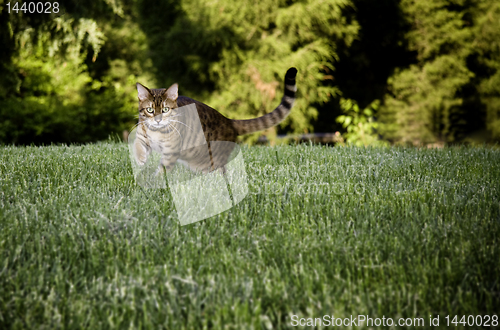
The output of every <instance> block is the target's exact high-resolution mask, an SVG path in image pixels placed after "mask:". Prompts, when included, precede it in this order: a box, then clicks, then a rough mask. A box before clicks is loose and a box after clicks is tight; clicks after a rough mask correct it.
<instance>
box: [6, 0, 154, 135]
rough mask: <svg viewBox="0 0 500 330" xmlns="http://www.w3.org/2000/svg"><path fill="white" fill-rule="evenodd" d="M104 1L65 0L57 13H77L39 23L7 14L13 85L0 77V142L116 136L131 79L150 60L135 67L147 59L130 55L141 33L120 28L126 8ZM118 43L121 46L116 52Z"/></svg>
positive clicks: (130, 97) (128, 109)
mask: <svg viewBox="0 0 500 330" xmlns="http://www.w3.org/2000/svg"><path fill="white" fill-rule="evenodd" d="M108 2H109V1H108ZM109 3H110V4H109V6H111V7H107V6H108V5H107V4H106V3H104V2H103V3H101V4H100V5H99V6H96V7H95V8H94V9H92V8H93V7H92V6H89V8H86V9H84V8H81V7H79V4H78V2H73V1H66V2H62V3H61V10H63V9H64V8H66V9H68V10H70V9H71V8H73V7H72V6H73V5H75V6H76V8H79V9H78V10H79V13H78V14H73V15H71V14H70V13H66V14H65V15H61V16H59V17H55V18H52V19H46V20H42V21H37V20H34V18H33V17H31V16H29V15H24V14H23V13H21V12H20V13H19V15H11V16H10V18H11V21H10V22H8V26H9V28H10V29H11V30H12V31H13V32H14V33H13V34H12V36H11V37H12V38H11V39H12V45H13V48H12V49H11V51H12V54H11V55H12V59H11V63H10V67H9V70H10V71H11V74H12V73H15V74H14V76H13V79H11V80H13V81H14V82H15V83H14V84H10V86H9V85H7V83H6V82H3V84H4V87H5V88H4V89H2V91H4V93H3V94H1V95H0V102H1V104H2V107H1V108H0V114H1V116H2V119H3V120H2V122H0V142H3V143H17V144H27V143H32V142H35V143H51V142H76V143H81V142H90V141H97V140H103V139H106V138H107V137H108V136H109V135H111V134H120V135H121V132H122V131H123V130H124V129H126V128H128V127H130V126H131V125H132V124H133V121H134V120H133V117H134V113H135V111H134V110H135V108H136V103H135V102H134V101H135V99H136V97H135V96H134V94H135V91H134V84H135V82H136V81H137V77H138V76H141V75H142V70H143V68H145V69H147V61H144V62H145V63H141V65H137V62H138V61H139V60H140V59H142V57H144V56H142V57H141V56H140V55H139V56H136V55H137V54H134V53H138V52H140V50H138V49H137V46H136V45H140V44H141V42H142V44H144V34H141V33H137V32H134V31H133V30H132V29H133V26H134V25H133V24H132V23H130V22H128V25H129V27H128V29H127V30H125V33H124V29H123V28H122V27H123V25H124V22H123V21H124V20H125V19H123V18H120V17H119V14H123V9H121V7H120V6H118V4H117V3H114V2H109ZM94 5H96V3H94ZM106 8H108V11H106ZM73 9H74V8H73ZM85 14H86V15H89V16H93V17H92V18H88V17H82V16H83V15H85ZM131 28H132V29H131ZM141 37H142V39H141ZM132 40H133V42H132V43H130V44H128V45H127V42H128V41H132ZM117 44H118V45H119V47H120V48H125V49H120V52H119V53H118V54H117V52H116V51H114V49H116V48H117V46H118V45H117ZM120 44H121V45H120ZM139 47H140V46H139ZM131 53H132V55H131ZM100 55H103V56H100ZM135 57H136V58H137V59H136V60H135V61H134V60H130V61H129V62H128V63H124V59H130V58H135ZM142 76H144V77H145V78H146V79H144V80H147V81H150V80H151V78H148V76H147V75H142Z"/></svg>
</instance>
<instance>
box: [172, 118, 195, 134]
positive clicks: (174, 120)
mask: <svg viewBox="0 0 500 330" xmlns="http://www.w3.org/2000/svg"><path fill="white" fill-rule="evenodd" d="M170 121H173V122H176V123H179V124H182V125H184V126H186V127H187V128H189V129H190V130H191V131H193V132H194V130H193V129H192V128H191V127H189V126H188V125H186V124H184V123H183V122H181V121H178V120H170Z"/></svg>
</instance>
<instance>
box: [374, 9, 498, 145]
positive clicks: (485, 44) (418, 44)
mask: <svg viewBox="0 0 500 330" xmlns="http://www.w3.org/2000/svg"><path fill="white" fill-rule="evenodd" d="M494 8H498V3H496V2H495V1H466V0H422V1H413V0H402V1H401V10H402V11H403V12H404V13H405V15H406V17H407V19H408V20H409V22H410V24H411V27H412V28H411V30H410V31H409V32H408V33H407V34H406V38H407V41H408V44H409V50H410V51H414V52H415V53H416V63H414V64H412V65H410V66H409V67H407V68H400V69H398V70H397V71H396V72H395V74H394V75H392V76H391V77H390V78H389V80H388V89H389V92H388V94H387V95H386V97H385V100H384V101H385V105H384V106H383V107H382V112H381V120H382V122H383V123H384V125H383V126H382V128H383V129H382V132H383V134H384V137H385V138H388V139H390V140H393V141H399V142H403V143H409V142H411V143H413V144H421V143H431V142H437V141H439V142H445V143H449V142H457V141H461V140H462V139H463V138H464V136H465V135H466V134H468V133H471V131H473V130H477V129H479V128H481V126H482V125H483V126H484V122H485V120H484V111H483V110H482V109H483V108H484V104H483V103H482V102H484V101H488V102H489V104H490V108H489V109H490V110H488V116H489V117H491V118H492V122H493V121H494V118H497V117H495V114H494V111H493V110H492V109H494V108H495V106H494V104H495V102H496V98H497V97H498V96H499V93H498V91H499V90H498V88H497V87H493V88H490V87H491V86H492V85H493V84H491V82H493V81H495V79H497V78H495V76H494V75H493V76H490V75H491V73H488V72H481V65H482V67H483V68H485V67H486V68H487V70H486V71H490V72H495V70H496V67H495V66H496V65H497V63H498V59H497V58H495V59H494V60H490V61H488V60H486V58H488V57H489V56H493V57H495V56H496V55H494V54H495V51H494V50H495V49H498V43H499V41H498V40H500V29H498V28H497V29H496V30H493V29H492V30H489V26H488V25H487V24H485V20H488V19H487V18H488V17H489V18H492V17H493V16H492V15H496V16H495V17H496V22H495V23H494V24H493V25H495V26H496V27H498V23H497V22H498V12H497V10H498V9H494ZM493 20H494V18H493ZM485 30H486V31H487V33H484V32H481V31H485ZM495 37H496V40H494V39H495ZM485 39H486V40H485ZM497 54H498V52H497ZM475 63H478V64H481V65H475ZM484 79H486V80H485V81H483V80H484ZM497 86H498V85H497ZM488 93H490V94H488ZM477 94H481V96H480V97H479V98H477V97H476V96H477ZM494 125H495V124H491V125H489V127H490V129H494Z"/></svg>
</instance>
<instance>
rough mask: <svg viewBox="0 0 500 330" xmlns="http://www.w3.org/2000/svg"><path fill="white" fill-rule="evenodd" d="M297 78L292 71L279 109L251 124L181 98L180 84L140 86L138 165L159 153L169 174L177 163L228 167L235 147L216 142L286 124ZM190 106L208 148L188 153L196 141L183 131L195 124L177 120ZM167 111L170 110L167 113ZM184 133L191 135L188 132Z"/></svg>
mask: <svg viewBox="0 0 500 330" xmlns="http://www.w3.org/2000/svg"><path fill="white" fill-rule="evenodd" d="M296 74H297V69H295V68H290V69H288V71H287V73H286V75H285V88H284V95H283V98H282V99H281V103H280V104H279V105H278V107H277V108H276V109H274V110H273V111H272V112H270V113H268V114H266V115H264V116H262V117H258V118H254V119H248V120H232V119H229V118H226V117H224V116H223V115H222V114H220V113H219V112H218V111H216V110H215V109H213V108H211V107H209V106H208V105H206V104H203V103H201V102H199V101H196V100H193V99H191V98H189V97H185V96H179V95H178V85H177V84H174V85H172V86H171V87H169V88H168V89H148V88H147V87H145V86H143V85H141V84H139V83H137V92H138V97H139V124H138V129H137V135H136V140H135V141H134V150H135V157H136V160H137V162H138V164H139V165H143V164H145V162H146V160H147V157H148V155H149V154H150V153H151V151H152V150H156V151H158V152H160V153H161V155H162V158H161V164H162V165H163V167H164V169H165V170H166V171H170V170H171V169H172V168H173V166H174V165H175V163H176V162H177V161H178V162H181V163H183V164H185V165H187V166H189V167H190V168H191V169H193V170H200V171H203V172H209V171H211V170H214V169H216V168H219V167H224V165H225V164H226V163H227V161H228V157H229V155H230V153H231V151H232V149H233V147H232V146H234V145H233V144H231V143H226V144H224V143H214V142H215V141H229V142H235V141H236V138H237V137H238V135H243V134H249V133H253V132H257V131H261V130H265V129H267V128H270V127H273V126H275V125H277V124H279V123H280V122H281V121H283V120H284V119H285V118H286V117H287V116H288V115H289V114H290V111H291V109H292V107H293V103H294V101H295V96H296V92H297V86H296V83H295V76H296ZM189 104H195V105H196V110H197V112H198V117H199V120H200V122H201V127H202V129H203V133H204V137H205V140H206V144H205V145H202V146H201V145H200V146H197V147H193V148H189V149H186V150H184V149H183V148H182V147H181V146H182V145H183V143H186V142H187V144H189V142H191V141H190V140H189V139H193V138H195V137H193V136H190V135H189V134H181V133H180V132H179V130H180V129H181V128H184V127H187V128H189V127H190V126H192V125H194V122H185V121H186V120H187V121H189V120H190V119H183V120H184V122H182V121H179V120H177V119H179V118H180V117H182V113H181V112H182V111H181V110H178V109H179V108H181V107H183V106H186V105H189ZM166 109H168V110H167V111H165V110H166ZM176 118H177V119H176ZM182 125H183V126H182ZM184 131H186V132H189V130H185V129H184ZM182 135H184V136H182ZM214 145H217V148H214ZM207 147H208V148H207ZM163 167H162V168H163Z"/></svg>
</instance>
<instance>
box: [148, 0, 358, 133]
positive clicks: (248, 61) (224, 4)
mask: <svg viewBox="0 0 500 330" xmlns="http://www.w3.org/2000/svg"><path fill="white" fill-rule="evenodd" d="M152 6H153V7H154V8H155V10H153V11H152V12H158V13H161V12H167V10H168V8H170V9H171V11H170V14H167V18H166V19H165V20H164V21H163V23H161V22H159V20H160V19H159V18H158V17H156V18H155V16H153V17H151V15H150V14H151V12H149V9H148V12H149V15H144V16H143V20H142V23H141V25H142V26H143V27H144V29H145V31H146V32H147V34H148V36H151V44H150V49H151V51H152V52H153V54H154V55H153V59H155V66H156V67H157V68H158V80H159V83H160V84H161V85H162V86H167V85H169V84H171V83H173V82H175V81H177V82H179V83H180V91H181V94H184V95H190V96H193V97H197V98H198V99H200V100H203V101H205V102H206V103H208V104H209V105H211V106H212V107H214V108H216V109H218V110H219V111H221V112H222V113H223V114H225V115H226V116H229V117H231V118H238V119H244V118H251V117H255V116H259V115H263V114H264V113H266V112H269V111H270V110H272V109H273V108H274V107H276V106H277V105H278V104H279V100H280V98H281V96H282V93H283V91H282V88H283V77H284V74H285V72H286V70H287V69H288V68H289V67H291V66H295V67H297V69H298V71H299V73H298V79H297V84H298V86H299V99H298V101H297V103H296V108H295V109H294V111H292V113H291V115H290V116H289V118H288V119H287V120H286V121H285V122H284V123H283V124H282V125H281V127H288V128H289V130H290V131H293V132H307V131H311V130H312V129H313V127H312V124H311V121H312V119H314V118H316V116H317V114H318V110H317V104H321V103H324V102H326V101H328V100H329V99H330V98H331V97H332V96H333V95H336V94H337V93H338V89H337V88H336V87H334V86H331V85H327V84H325V83H324V82H325V80H326V79H330V78H331V72H332V71H333V70H334V66H333V64H332V63H333V61H334V59H335V58H336V57H337V54H336V50H337V48H338V47H339V45H347V46H348V45H350V44H351V43H352V42H353V40H354V39H355V38H356V36H357V32H358V24H357V23H356V22H355V21H354V20H350V19H349V18H348V17H347V16H346V15H344V10H345V9H346V8H349V7H351V6H352V4H351V3H350V2H349V1H347V0H325V1H321V2H319V1H313V0H305V1H278V0H264V1H258V2H255V3H252V4H248V3H243V2H241V1H235V0H219V1H203V0H183V1H182V2H181V3H180V5H177V4H175V3H164V4H155V5H152ZM156 7H159V8H156ZM160 7H161V8H160ZM162 8H163V9H162ZM145 10H146V9H145ZM156 23H158V24H160V26H161V29H164V30H165V31H164V32H163V33H161V34H159V33H157V31H155V29H157V28H158V25H157V24H156ZM153 34H154V36H152V35H153ZM155 53H156V54H155ZM258 134H259V133H257V135H258ZM272 134H275V132H273V130H271V135H272ZM254 138H255V136H254Z"/></svg>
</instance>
